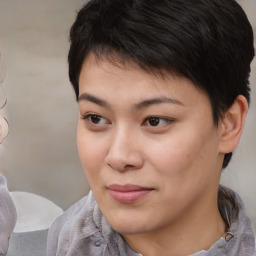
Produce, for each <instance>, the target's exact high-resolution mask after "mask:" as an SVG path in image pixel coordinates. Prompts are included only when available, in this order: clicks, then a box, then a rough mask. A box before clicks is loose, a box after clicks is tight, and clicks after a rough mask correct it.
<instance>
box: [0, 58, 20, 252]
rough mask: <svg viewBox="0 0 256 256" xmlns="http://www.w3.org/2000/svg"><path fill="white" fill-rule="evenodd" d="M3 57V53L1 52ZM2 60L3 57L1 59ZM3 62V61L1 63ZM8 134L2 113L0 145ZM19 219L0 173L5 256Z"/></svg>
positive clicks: (0, 96)
mask: <svg viewBox="0 0 256 256" xmlns="http://www.w3.org/2000/svg"><path fill="white" fill-rule="evenodd" d="M0 57H1V54H0ZM0 60H1V59H0ZM0 64H1V63H0ZM0 72H1V73H0V110H2V109H3V107H4V106H5V104H6V97H5V94H4V92H3V88H2V86H1V83H2V80H3V75H2V72H3V70H2V68H1V67H0ZM7 134H8V123H7V121H6V119H5V117H4V116H3V115H2V113H1V114H0V145H1V144H2V142H3V140H4V139H5V138H6V136H7ZM16 220H17V213H16V208H15V206H14V203H13V201H12V199H11V196H10V193H9V190H8V187H7V181H6V179H5V177H4V176H3V175H2V174H1V173H0V255H1V256H5V255H6V254H7V251H8V247H9V240H10V236H11V234H12V232H13V229H14V227H15V224H16Z"/></svg>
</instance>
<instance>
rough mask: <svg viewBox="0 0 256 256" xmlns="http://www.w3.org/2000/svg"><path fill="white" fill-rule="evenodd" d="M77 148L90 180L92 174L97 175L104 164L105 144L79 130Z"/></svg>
mask: <svg viewBox="0 0 256 256" xmlns="http://www.w3.org/2000/svg"><path fill="white" fill-rule="evenodd" d="M77 147H78V153H79V157H80V160H81V163H82V165H83V168H84V171H85V173H86V175H87V177H88V178H89V177H90V176H92V174H94V175H97V173H98V170H100V168H99V167H100V165H102V163H103V162H104V156H105V154H104V151H105V149H104V144H103V143H102V142H101V140H98V139H96V138H94V136H93V135H91V134H90V133H89V132H83V131H80V130H79V129H78V132H77Z"/></svg>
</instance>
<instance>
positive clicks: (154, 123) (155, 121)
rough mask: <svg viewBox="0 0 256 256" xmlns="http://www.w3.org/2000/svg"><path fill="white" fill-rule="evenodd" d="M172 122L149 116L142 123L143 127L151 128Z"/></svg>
mask: <svg viewBox="0 0 256 256" xmlns="http://www.w3.org/2000/svg"><path fill="white" fill-rule="evenodd" d="M172 121H173V120H171V119H167V118H163V117H158V116H150V117H148V118H147V119H146V120H145V121H144V123H143V124H144V125H146V126H151V127H161V126H165V125H167V124H169V123H171V122H172Z"/></svg>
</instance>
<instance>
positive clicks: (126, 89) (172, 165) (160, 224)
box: [77, 55, 223, 234]
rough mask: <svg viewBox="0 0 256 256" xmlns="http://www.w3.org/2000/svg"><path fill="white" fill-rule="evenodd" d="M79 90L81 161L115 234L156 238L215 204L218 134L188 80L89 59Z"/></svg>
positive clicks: (207, 108) (203, 101) (207, 105)
mask: <svg viewBox="0 0 256 256" xmlns="http://www.w3.org/2000/svg"><path fill="white" fill-rule="evenodd" d="M79 92H80V94H79V112H80V118H79V121H78V132H77V143H78V151H79V155H80V159H81V162H82V165H83V167H84V170H85V173H86V176H87V178H88V181H89V183H90V186H91V189H92V191H93V194H94V196H95V199H96V201H97V202H98V204H99V207H100V209H101V211H102V213H103V215H104V216H105V217H106V219H107V220H108V222H109V224H110V225H111V226H112V227H113V228H114V229H115V230H117V231H118V232H120V233H122V234H138V233H147V232H156V231H159V230H161V229H165V228H168V227H171V226H172V225H175V223H177V222H179V221H181V220H183V221H184V220H185V219H186V218H189V217H190V216H191V214H193V213H196V212H198V211H199V209H200V211H202V210H203V209H206V208H207V209H208V210H209V209H211V208H212V207H215V206H216V195H217V187H218V182H219V175H220V172H221V160H222V159H223V157H222V156H220V154H219V150H218V148H219V137H220V135H219V129H218V128H217V127H215V126H214V124H213V119H212V111H211V105H210V101H209V99H208V97H207V96H206V95H205V94H204V93H203V92H201V91H199V90H198V89H197V88H196V87H195V86H194V85H193V83H192V82H190V81H189V80H187V79H185V78H182V77H174V76H172V75H170V74H169V75H168V74H167V75H166V77H165V78H158V77H156V76H154V75H152V74H149V73H147V72H145V71H143V70H141V69H140V68H138V67H136V66H135V65H132V64H127V65H125V66H124V67H118V66H114V65H113V64H111V63H109V62H108V61H104V60H102V61H95V59H94V57H93V56H92V55H91V56H89V57H88V58H87V59H86V60H85V62H84V64H83V66H82V70H81V74H80V79H79ZM213 204H214V206H213Z"/></svg>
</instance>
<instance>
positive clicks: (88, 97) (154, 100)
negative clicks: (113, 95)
mask: <svg viewBox="0 0 256 256" xmlns="http://www.w3.org/2000/svg"><path fill="white" fill-rule="evenodd" d="M83 100H85V101H90V102H93V103H95V104H97V105H99V106H102V107H107V108H110V107H111V105H110V104H109V103H108V102H106V101H105V100H103V99H100V98H98V97H96V96H93V95H91V94H88V93H83V94H81V95H80V96H79V98H78V102H80V101H83ZM162 103H171V104H177V105H181V106H184V104H183V103H182V102H180V101H179V100H177V99H174V98H168V97H158V98H151V99H146V100H143V101H141V102H139V103H137V104H135V105H134V108H135V109H142V108H146V107H149V106H151V105H155V104H162Z"/></svg>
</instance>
